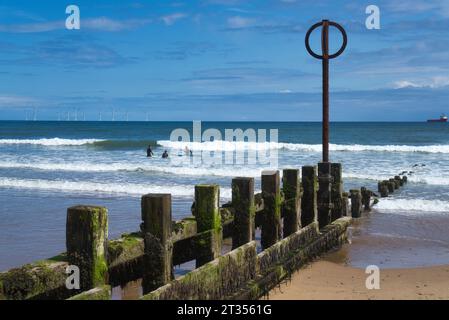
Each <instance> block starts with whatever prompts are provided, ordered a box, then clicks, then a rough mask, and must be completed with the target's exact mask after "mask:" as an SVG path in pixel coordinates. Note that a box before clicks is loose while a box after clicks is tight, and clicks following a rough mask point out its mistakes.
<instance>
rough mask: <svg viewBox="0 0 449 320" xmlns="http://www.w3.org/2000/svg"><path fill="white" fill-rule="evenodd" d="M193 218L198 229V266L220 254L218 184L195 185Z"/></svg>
mask: <svg viewBox="0 0 449 320" xmlns="http://www.w3.org/2000/svg"><path fill="white" fill-rule="evenodd" d="M195 219H196V222H197V230H198V241H197V244H196V245H197V249H198V256H197V259H196V266H197V267H200V266H202V265H203V264H205V263H207V262H209V261H212V260H214V259H216V258H218V257H219V256H220V255H221V246H222V234H223V229H222V226H221V216H220V187H219V186H218V185H197V186H195Z"/></svg>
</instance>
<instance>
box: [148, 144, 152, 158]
mask: <svg viewBox="0 0 449 320" xmlns="http://www.w3.org/2000/svg"><path fill="white" fill-rule="evenodd" d="M152 156H153V150H151V145H148V149H147V157H148V158H151V157H152Z"/></svg>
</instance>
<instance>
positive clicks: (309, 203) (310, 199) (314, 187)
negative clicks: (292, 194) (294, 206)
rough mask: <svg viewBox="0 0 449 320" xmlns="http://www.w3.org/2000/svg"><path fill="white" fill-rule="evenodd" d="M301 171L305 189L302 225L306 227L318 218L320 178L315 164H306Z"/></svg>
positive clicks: (302, 201)
mask: <svg viewBox="0 0 449 320" xmlns="http://www.w3.org/2000/svg"><path fill="white" fill-rule="evenodd" d="M301 171H302V172H301V175H302V176H301V181H302V189H303V194H302V199H301V226H302V227H305V226H307V225H309V224H311V223H312V222H315V221H317V219H318V208H317V206H318V205H317V191H318V178H317V170H316V167H315V166H304V167H302V170H301Z"/></svg>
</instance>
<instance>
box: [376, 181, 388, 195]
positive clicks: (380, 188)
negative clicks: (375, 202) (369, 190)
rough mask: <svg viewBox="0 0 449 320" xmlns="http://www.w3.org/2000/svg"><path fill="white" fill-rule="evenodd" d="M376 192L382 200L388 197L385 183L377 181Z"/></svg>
mask: <svg viewBox="0 0 449 320" xmlns="http://www.w3.org/2000/svg"><path fill="white" fill-rule="evenodd" d="M377 191H379V193H380V196H381V197H382V198H386V197H388V183H387V182H386V181H379V182H378V183H377Z"/></svg>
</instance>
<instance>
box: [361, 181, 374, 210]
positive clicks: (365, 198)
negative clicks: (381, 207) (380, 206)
mask: <svg viewBox="0 0 449 320" xmlns="http://www.w3.org/2000/svg"><path fill="white" fill-rule="evenodd" d="M360 192H361V195H362V205H363V210H365V211H371V207H370V202H371V195H372V192H371V191H370V190H368V189H366V188H365V187H362V188H361V189H360Z"/></svg>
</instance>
